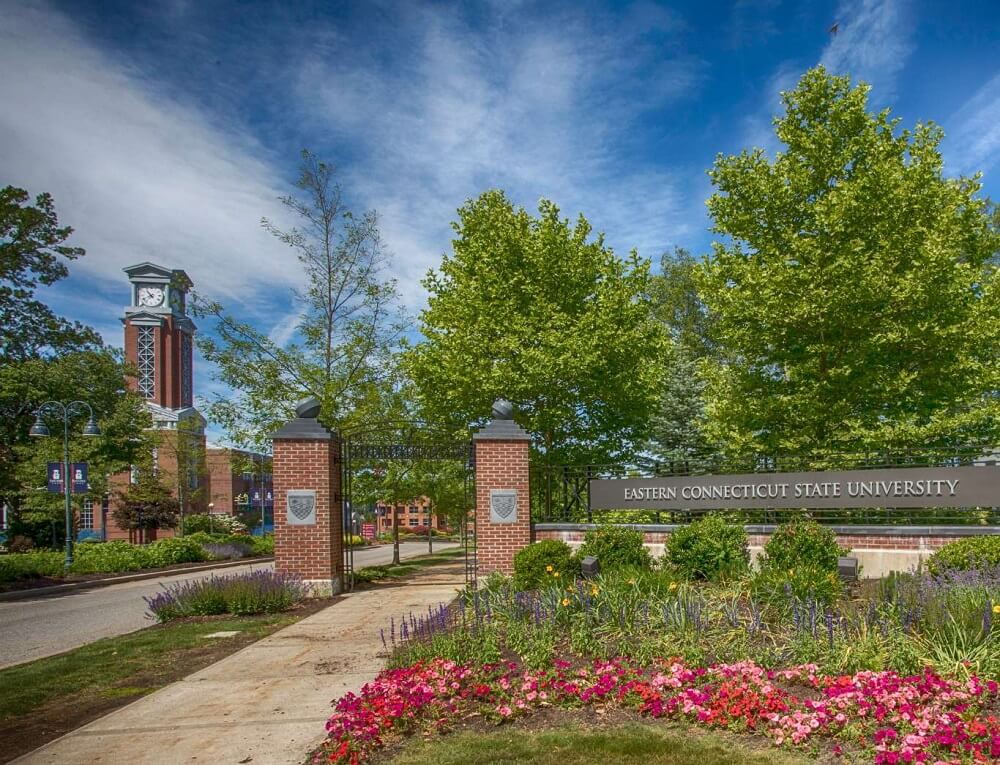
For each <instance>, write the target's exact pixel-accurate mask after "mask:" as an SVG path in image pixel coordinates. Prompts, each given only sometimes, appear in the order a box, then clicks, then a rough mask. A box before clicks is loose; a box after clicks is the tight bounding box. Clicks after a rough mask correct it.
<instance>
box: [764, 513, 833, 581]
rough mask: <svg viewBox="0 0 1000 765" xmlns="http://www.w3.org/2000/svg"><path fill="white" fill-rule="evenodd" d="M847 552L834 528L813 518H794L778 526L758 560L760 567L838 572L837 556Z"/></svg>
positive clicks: (780, 569)
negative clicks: (807, 568)
mask: <svg viewBox="0 0 1000 765" xmlns="http://www.w3.org/2000/svg"><path fill="white" fill-rule="evenodd" d="M845 552H846V551H845V550H844V549H843V548H841V547H840V546H839V545H838V544H837V537H836V535H835V534H834V533H833V529H830V528H828V527H826V526H821V525H820V524H818V523H816V521H812V520H794V521H792V522H791V523H783V524H781V525H780V526H778V528H777V529H775V531H774V533H773V534H771V538H770V539H768V540H767V544H766V545H764V553H763V554H762V555H761V556H760V559H759V560H758V561H757V563H758V565H759V566H760V568H761V569H764V568H775V569H777V570H779V571H787V570H788V569H793V568H796V567H799V568H802V567H806V566H808V567H811V568H817V569H820V570H822V571H826V572H831V571H832V572H834V573H836V572H837V558H839V557H840V556H841V555H844V554H845Z"/></svg>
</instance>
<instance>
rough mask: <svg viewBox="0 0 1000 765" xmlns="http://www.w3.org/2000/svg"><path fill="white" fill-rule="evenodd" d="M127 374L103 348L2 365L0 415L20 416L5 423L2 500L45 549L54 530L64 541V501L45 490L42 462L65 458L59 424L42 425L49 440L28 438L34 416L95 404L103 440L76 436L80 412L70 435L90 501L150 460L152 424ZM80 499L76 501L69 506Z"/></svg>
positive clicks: (0, 478)
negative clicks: (85, 470)
mask: <svg viewBox="0 0 1000 765" xmlns="http://www.w3.org/2000/svg"><path fill="white" fill-rule="evenodd" d="M128 373H129V370H128V369H127V368H126V367H125V365H124V364H123V363H122V361H121V359H120V357H119V356H118V355H117V354H116V353H114V352H112V351H109V350H107V349H101V350H94V351H79V352H74V353H64V354H61V355H59V356H55V357H53V358H46V359H29V360H27V361H23V362H19V363H13V364H5V365H0V409H3V410H8V411H14V410H17V411H20V410H23V411H24V416H22V417H19V418H18V420H17V421H16V422H15V423H5V429H4V438H5V439H9V441H7V445H8V452H7V456H8V457H9V459H7V460H6V461H4V462H3V463H0V468H2V470H0V481H2V483H0V502H7V503H8V505H9V506H10V508H11V510H12V515H13V517H14V526H15V530H16V533H19V534H25V535H28V536H34V537H35V538H36V541H38V542H39V543H43V542H46V543H47V542H48V541H50V540H49V535H50V527H51V528H54V529H55V531H56V536H57V537H58V539H59V543H61V539H62V533H63V532H62V528H63V524H62V520H61V519H62V517H63V512H64V508H63V499H62V496H61V495H58V494H49V493H48V492H47V491H46V490H45V476H46V463H47V462H61V461H62V458H63V439H62V423H61V421H59V420H58V418H56V417H52V418H51V419H48V420H47V422H48V425H49V429H50V431H51V433H52V435H51V436H50V437H48V438H29V437H28V428H29V427H30V426H31V423H32V422H33V421H34V416H33V414H32V413H33V412H34V411H35V409H37V408H38V406H39V405H40V404H42V403H43V402H44V401H48V400H56V401H63V402H68V401H73V400H83V401H86V402H88V403H90V404H91V406H93V408H94V414H95V416H96V417H97V422H98V424H99V425H100V428H101V435H100V436H99V437H96V438H93V437H91V438H88V437H85V436H83V435H81V433H82V430H83V426H84V424H85V423H86V421H87V417H88V415H87V413H86V412H85V411H84V412H77V413H76V414H75V415H74V417H73V418H72V419H71V422H70V426H69V435H70V458H71V459H72V460H73V461H74V462H86V463H88V466H89V483H90V490H91V491H90V496H91V498H92V499H94V500H95V501H97V502H99V501H100V498H101V497H102V496H103V494H104V493H105V492H106V491H108V490H109V477H110V476H111V475H114V474H115V473H120V472H122V471H124V470H127V469H128V467H129V465H132V464H138V463H143V462H148V461H149V457H150V454H151V452H152V449H153V447H154V445H155V444H156V439H155V433H154V432H153V431H150V430H148V428H150V426H151V425H152V422H151V420H150V416H149V412H148V410H147V409H146V407H145V405H144V402H143V400H142V399H141V398H140V397H139V396H138V395H137V394H136V393H135V392H133V391H130V390H127V389H126V387H125V379H126V375H127V374H128ZM83 498H84V495H74V502H76V503H79V502H81V501H82V500H83ZM77 509H79V507H77Z"/></svg>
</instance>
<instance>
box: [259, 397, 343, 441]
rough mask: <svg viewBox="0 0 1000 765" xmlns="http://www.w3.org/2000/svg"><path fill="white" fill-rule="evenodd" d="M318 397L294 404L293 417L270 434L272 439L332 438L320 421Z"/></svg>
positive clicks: (309, 439) (323, 439)
mask: <svg viewBox="0 0 1000 765" xmlns="http://www.w3.org/2000/svg"><path fill="white" fill-rule="evenodd" d="M319 408H320V404H319V399H316V398H307V399H305V400H304V401H300V402H299V403H298V404H297V405H296V406H295V419H294V420H289V421H288V422H286V423H285V424H284V425H282V426H281V427H280V428H278V429H277V430H276V431H274V433H272V434H271V440H272V441H280V440H282V439H284V440H300V441H328V440H330V439H331V438H333V434H332V433H331V432H330V430H329V429H328V428H327V427H326V426H325V425H323V424H322V423H320V421H319V420H318V419H316V418H317V417H319Z"/></svg>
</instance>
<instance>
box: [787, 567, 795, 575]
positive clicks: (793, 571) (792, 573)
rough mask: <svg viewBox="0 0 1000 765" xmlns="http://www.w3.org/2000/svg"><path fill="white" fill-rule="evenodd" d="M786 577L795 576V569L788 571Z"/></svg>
mask: <svg viewBox="0 0 1000 765" xmlns="http://www.w3.org/2000/svg"><path fill="white" fill-rule="evenodd" d="M788 575H789V576H795V569H794V568H790V569H788Z"/></svg>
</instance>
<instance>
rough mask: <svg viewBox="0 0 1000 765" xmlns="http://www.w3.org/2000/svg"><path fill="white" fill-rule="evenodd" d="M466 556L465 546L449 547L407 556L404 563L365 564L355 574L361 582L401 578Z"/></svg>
mask: <svg viewBox="0 0 1000 765" xmlns="http://www.w3.org/2000/svg"><path fill="white" fill-rule="evenodd" d="M464 556H465V550H464V549H463V548H461V547H457V548H449V549H447V550H441V551H440V552H435V553H433V554H429V555H421V556H419V557H417V558H407V559H406V561H404V562H403V563H395V564H393V563H387V564H385V565H381V566H365V567H363V568H359V569H358V570H357V571H355V572H354V576H355V578H356V579H357V580H358V581H359V582H376V581H378V580H379V579H401V578H403V577H406V576H409V575H410V574H413V573H415V572H417V571H421V570H423V569H425V568H429V567H431V566H440V565H443V564H445V563H453V562H454V561H455V560H457V559H459V558H462V557H464Z"/></svg>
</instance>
